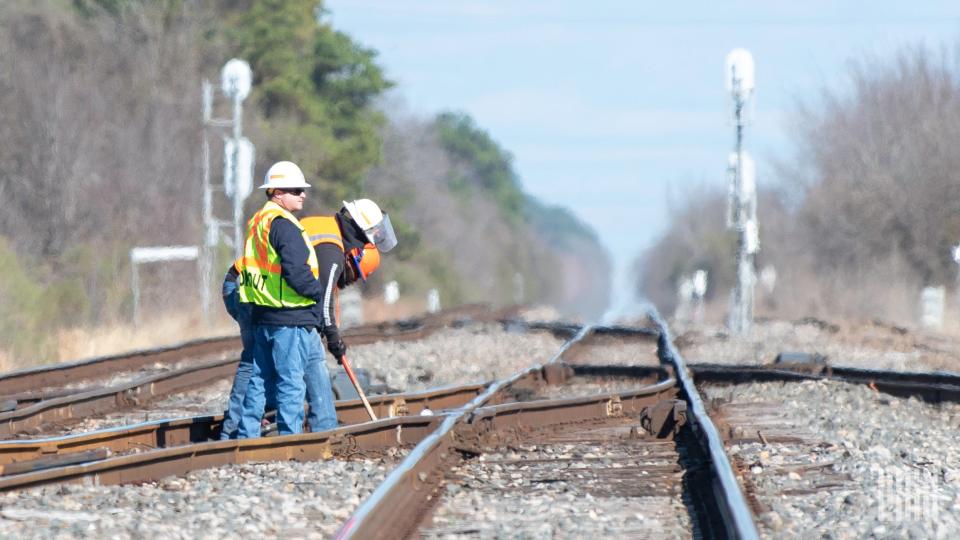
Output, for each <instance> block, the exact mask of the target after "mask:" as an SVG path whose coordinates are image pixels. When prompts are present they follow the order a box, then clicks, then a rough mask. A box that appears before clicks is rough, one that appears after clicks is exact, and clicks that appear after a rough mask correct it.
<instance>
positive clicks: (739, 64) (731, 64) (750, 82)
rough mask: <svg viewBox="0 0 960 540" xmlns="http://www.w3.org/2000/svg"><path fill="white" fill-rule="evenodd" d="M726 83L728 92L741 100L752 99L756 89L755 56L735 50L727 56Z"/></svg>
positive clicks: (743, 50)
mask: <svg viewBox="0 0 960 540" xmlns="http://www.w3.org/2000/svg"><path fill="white" fill-rule="evenodd" d="M724 83H725V84H726V87H727V92H730V93H731V94H733V95H734V97H737V98H739V99H742V100H745V99H747V98H748V97H750V94H752V93H753V90H754V87H755V81H754V75H753V55H752V54H750V51H748V50H746V49H734V50H732V51H730V52H729V53H728V54H727V59H726V62H725V63H724Z"/></svg>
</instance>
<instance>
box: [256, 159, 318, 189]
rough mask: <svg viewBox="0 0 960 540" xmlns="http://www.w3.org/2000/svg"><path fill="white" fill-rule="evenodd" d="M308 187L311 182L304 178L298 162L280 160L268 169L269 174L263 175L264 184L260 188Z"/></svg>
mask: <svg viewBox="0 0 960 540" xmlns="http://www.w3.org/2000/svg"><path fill="white" fill-rule="evenodd" d="M308 187H310V184H308V183H307V181H306V180H305V179H304V178H303V171H301V170H300V167H297V164H296V163H293V162H290V161H278V162H276V163H274V164H273V165H271V166H270V168H269V169H267V174H265V175H263V185H262V186H260V189H273V188H280V189H285V188H308Z"/></svg>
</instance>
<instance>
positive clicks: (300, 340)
mask: <svg viewBox="0 0 960 540" xmlns="http://www.w3.org/2000/svg"><path fill="white" fill-rule="evenodd" d="M309 187H310V184H308V183H307V182H306V180H305V179H304V176H303V172H302V171H301V170H300V167H298V166H297V165H296V164H294V163H291V162H289V161H280V162H277V163H275V164H273V166H271V167H270V169H269V170H268V171H267V173H266V174H265V175H264V179H263V185H262V186H260V189H263V190H265V194H266V197H267V202H266V203H265V204H264V205H263V208H261V209H260V210H259V211H258V212H257V213H256V214H254V216H253V217H252V218H250V221H249V222H248V224H247V238H246V242H245V243H244V251H243V256H242V257H241V259H240V261H239V268H238V270H239V276H238V278H237V284H238V290H239V295H240V301H241V302H243V303H246V304H252V310H251V322H252V324H253V326H254V352H253V373H252V374H251V376H250V379H249V382H248V383H247V389H246V392H245V394H244V396H243V406H242V411H243V412H242V413H241V417H240V422H239V427H238V429H237V437H238V438H250V437H258V436H260V422H261V418H262V417H263V412H264V408H265V405H266V393H267V392H271V393H274V392H275V394H276V401H277V430H278V432H279V433H280V434H281V435H289V434H293V433H301V432H302V431H303V420H304V410H303V399H304V394H305V386H304V371H305V368H306V363H307V361H308V359H309V358H310V357H312V356H314V355H315V354H316V348H317V347H320V346H321V342H320V336H319V334H318V333H317V330H316V327H317V317H316V314H315V310H314V306H315V305H316V304H317V302H320V301H321V300H322V298H323V294H324V290H325V288H324V287H323V285H322V284H321V282H320V281H319V280H318V279H317V278H318V276H319V273H320V271H319V266H318V263H317V254H316V252H315V251H314V248H313V245H312V244H311V242H310V238H309V236H308V235H307V233H306V232H305V230H304V227H303V225H301V224H300V221H299V220H298V219H297V217H296V216H294V215H293V212H297V211H299V210H301V209H303V201H304V199H305V198H306V189H307V188H309ZM321 354H322V352H321Z"/></svg>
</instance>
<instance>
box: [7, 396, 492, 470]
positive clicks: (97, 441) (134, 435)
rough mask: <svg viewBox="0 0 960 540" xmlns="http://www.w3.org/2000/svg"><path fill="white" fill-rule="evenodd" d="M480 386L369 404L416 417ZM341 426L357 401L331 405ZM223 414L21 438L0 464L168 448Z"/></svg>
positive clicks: (349, 420) (211, 430)
mask: <svg viewBox="0 0 960 540" xmlns="http://www.w3.org/2000/svg"><path fill="white" fill-rule="evenodd" d="M485 388H486V385H485V384H469V385H462V386H444V387H439V388H433V389H430V390H427V391H424V392H412V393H401V394H383V395H377V396H371V400H370V402H371V405H372V406H373V407H374V409H375V410H376V411H377V412H378V416H382V417H390V416H406V415H418V414H420V413H421V412H423V411H424V410H425V409H429V410H430V411H431V412H433V413H435V414H439V413H442V412H443V411H445V410H446V409H453V408H456V407H459V406H461V405H463V404H464V403H466V402H467V401H469V400H470V399H472V398H473V397H475V396H477V395H479V394H480V393H481V392H482V391H483V390H484V389H485ZM335 406H336V410H337V419H338V420H339V421H340V423H341V425H351V424H359V423H362V422H365V421H366V420H367V416H366V411H365V410H364V408H363V404H362V403H361V402H360V400H358V399H354V400H341V401H337V402H336V403H335ZM222 421H223V415H213V416H211V415H205V416H203V415H202V416H194V417H186V418H173V419H163V420H155V421H149V422H142V423H138V424H134V425H131V426H122V427H115V428H108V429H101V430H97V431H92V432H88V433H82V434H77V435H65V436H60V437H48V438H42V439H22V440H12V441H3V442H0V465H5V464H8V463H12V462H20V461H26V460H33V459H38V458H40V457H46V456H52V455H63V454H68V453H73V452H79V451H84V450H90V449H94V448H107V449H109V450H110V451H112V452H113V453H114V454H123V453H130V452H137V451H144V450H154V449H158V448H169V447H172V446H181V445H186V444H192V443H197V442H205V441H208V440H211V439H213V438H216V437H219V429H220V423H221V422H222Z"/></svg>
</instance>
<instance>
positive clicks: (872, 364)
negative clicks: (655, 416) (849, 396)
mask: <svg viewBox="0 0 960 540" xmlns="http://www.w3.org/2000/svg"><path fill="white" fill-rule="evenodd" d="M672 331H673V334H674V336H675V337H676V339H675V342H676V345H677V347H678V348H679V349H680V353H681V354H682V355H683V357H684V358H685V359H686V360H687V362H688V363H699V362H706V363H724V364H751V365H761V364H769V363H772V362H773V361H774V359H776V357H777V355H778V354H779V353H781V352H806V353H816V354H820V355H823V356H825V357H826V358H827V362H828V363H830V364H832V365H836V366H848V367H859V368H867V369H888V370H897V371H956V372H960V338H958V337H956V336H952V335H947V334H938V333H933V332H929V331H921V330H915V329H907V328H899V327H896V326H890V325H885V324H883V323H879V322H875V323H861V324H853V323H845V324H839V323H838V324H834V323H830V322H825V321H820V320H817V319H803V320H800V321H757V322H755V323H754V325H753V327H752V328H751V329H750V331H748V332H747V333H746V334H745V335H743V336H732V335H731V334H730V333H729V331H728V330H727V329H726V328H724V327H722V326H716V325H705V324H704V325H689V324H688V325H683V324H677V325H676V326H675V327H673V328H672Z"/></svg>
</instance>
